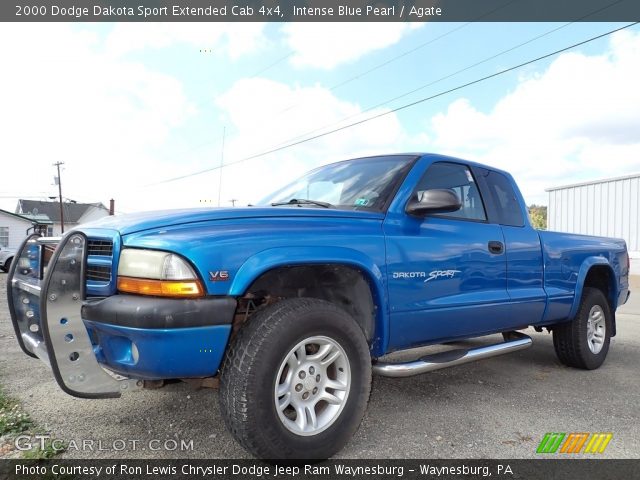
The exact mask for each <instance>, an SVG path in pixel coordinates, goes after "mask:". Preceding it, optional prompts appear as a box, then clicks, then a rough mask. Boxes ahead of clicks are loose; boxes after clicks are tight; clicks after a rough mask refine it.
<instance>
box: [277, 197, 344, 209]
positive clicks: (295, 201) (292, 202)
mask: <svg viewBox="0 0 640 480" xmlns="http://www.w3.org/2000/svg"><path fill="white" fill-rule="evenodd" d="M279 205H318V206H319V207H324V208H332V207H333V205H331V204H330V203H327V202H321V201H319V200H308V199H306V198H292V199H291V200H289V201H288V202H276V203H272V204H271V206H272V207H277V206H279Z"/></svg>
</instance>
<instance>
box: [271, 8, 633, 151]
mask: <svg viewBox="0 0 640 480" xmlns="http://www.w3.org/2000/svg"><path fill="white" fill-rule="evenodd" d="M623 1H625V0H616V1H614V2H613V3H610V4H608V5H605V6H604V7H601V8H599V9H597V10H594V11H592V12H589V13H588V14H586V15H584V16H582V17H580V18H578V19H576V20H574V21H572V22H568V23H565V24H564V25H561V26H559V27H556V28H553V29H551V30H548V31H546V32H544V33H542V34H540V35H537V36H535V37H533V38H530V39H529V40H526V41H524V42H522V43H520V44H518V45H515V46H513V47H510V48H508V49H506V50H503V51H501V52H499V53H496V54H495V55H492V56H490V57H487V58H485V59H483V60H480V61H478V62H476V63H474V64H472V65H469V66H467V67H464V68H462V69H460V70H457V71H455V72H453V73H450V74H448V75H445V76H444V77H440V78H438V79H436V80H433V81H431V82H429V83H425V84H423V85H420V86H419V87H417V88H414V89H412V90H409V91H407V92H405V93H402V94H400V95H398V96H396V97H393V98H390V99H389V100H385V101H384V102H381V103H378V104H376V105H373V106H371V107H368V108H366V109H365V110H363V111H361V112H358V113H355V114H353V115H349V116H347V117H344V118H341V119H340V120H338V121H337V122H332V123H330V124H328V125H324V126H322V127H318V128H314V129H313V130H309V131H307V132H305V133H302V134H300V135H296V136H295V137H293V138H290V139H289V140H286V141H284V142H281V143H279V144H277V145H276V147H277V146H280V145H285V144H287V143H289V142H293V141H296V140H298V139H300V138H304V137H306V136H308V135H311V134H313V133H316V132H319V131H321V130H324V129H325V128H331V127H333V126H336V125H340V124H342V123H343V122H345V121H347V120H350V119H352V118H356V117H359V116H362V115H364V114H365V113H368V112H370V111H372V110H375V109H376V108H380V107H383V106H385V105H388V104H389V103H392V102H395V101H396V100H400V99H401V98H404V97H407V96H409V95H412V94H414V93H416V92H419V91H420V90H424V89H425V88H427V87H431V86H433V85H435V84H437V83H440V82H441V81H443V80H447V79H448V78H451V77H454V76H456V75H458V74H460V73H463V72H466V71H467V70H470V69H472V68H475V67H477V66H478V65H482V64H483V63H486V62H489V61H491V60H494V59H496V58H498V57H500V56H502V55H504V54H506V53H509V52H512V51H514V50H517V49H519V48H521V47H523V46H525V45H528V44H530V43H533V42H535V41H536V40H539V39H541V38H543V37H546V36H548V35H551V34H552V33H555V32H557V31H559V30H562V29H563V28H566V27H568V26H569V25H572V24H574V23H576V22H580V21H582V20H584V19H586V18H588V17H590V16H592V15H595V14H596V13H600V12H602V11H603V10H606V9H608V8H610V7H612V6H614V5H616V4H618V3H620V2H623ZM510 3H512V2H510ZM504 6H505V5H503V7H504ZM499 8H502V7H499ZM499 8H498V9H499ZM498 9H496V10H498ZM493 11H495V10H493Z"/></svg>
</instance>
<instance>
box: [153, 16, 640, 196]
mask: <svg viewBox="0 0 640 480" xmlns="http://www.w3.org/2000/svg"><path fill="white" fill-rule="evenodd" d="M638 23H640V22H633V23H629V24H627V25H625V26H623V27H620V28H616V29H614V30H610V31H608V32H605V33H603V34H600V35H596V36H594V37H591V38H588V39H586V40H583V41H581V42H578V43H574V44H572V45H569V46H567V47H564V48H561V49H558V50H555V51H553V52H551V53H547V54H545V55H541V56H539V57H536V58H533V59H531V60H528V61H526V62H522V63H519V64H517V65H514V66H512V67H509V68H505V69H503V70H500V71H499V72H496V73H493V74H490V75H486V76H484V77H481V78H478V79H476V80H473V81H470V82H467V83H464V84H462V85H458V86H456V87H453V88H450V89H448V90H444V91H441V92H439V93H436V94H434V95H430V96H428V97H424V98H421V99H419V100H416V101H413V102H410V103H407V104H404V105H401V106H399V107H396V108H394V109H392V110H388V111H386V112H382V113H379V114H377V115H374V116H372V117H368V118H365V119H363V120H359V121H357V122H353V123H350V124H348V125H344V126H342V127H338V128H335V129H333V130H329V131H327V132H323V133H320V134H318V135H314V136H312V137H308V138H305V139H302V140H299V141H296V142H291V143H288V144H286V145H283V146H280V147H277V148H272V149H270V150H267V151H264V152H261V153H257V154H255V155H251V156H248V157H244V158H241V159H239V160H236V161H234V162H227V163H226V164H225V167H228V166H230V165H236V164H238V163H242V162H246V161H249V160H253V159H256V158H259V157H263V156H265V155H270V154H272V153H275V152H278V151H281V150H285V149H288V148H291V147H294V146H296V145H300V144H302V143H306V142H310V141H312V140H316V139H318V138H322V137H325V136H327V135H331V134H334V133H337V132H340V131H342V130H346V129H348V128H352V127H355V126H357V125H361V124H363V123H367V122H370V121H372V120H375V119H378V118H381V117H384V116H386V115H390V114H392V113H395V112H399V111H401V110H405V109H407V108H411V107H414V106H416V105H419V104H421V103H424V102H427V101H429V100H433V99H435V98H438V97H441V96H444V95H447V94H449V93H452V92H455V91H457V90H462V89H463V88H467V87H469V86H471V85H476V84H478V83H481V82H484V81H486V80H489V79H491V78H495V77H498V76H500V75H504V74H505V73H508V72H511V71H513V70H517V69H519V68H522V67H525V66H527V65H531V64H532V63H536V62H539V61H540V60H544V59H546V58H549V57H553V56H555V55H558V54H559V53H563V52H566V51H567V50H571V49H573V48H576V47H579V46H581V45H585V44H587V43H590V42H593V41H595V40H598V39H601V38H604V37H606V36H608V35H612V34H614V33H616V32H619V31H621V30H625V29H627V28H630V27H632V26H634V25H637V24H638ZM218 168H220V167H212V168H207V169H204V170H199V171H197V172H193V173H189V174H185V175H181V176H178V177H173V178H169V179H167V180H163V181H160V182H156V183H153V184H150V185H160V184H163V183H169V182H174V181H177V180H182V179H185V178H189V177H194V176H197V175H202V174H203V173H207V172H211V171H213V170H217V169H218Z"/></svg>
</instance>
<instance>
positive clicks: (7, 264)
mask: <svg viewBox="0 0 640 480" xmlns="http://www.w3.org/2000/svg"><path fill="white" fill-rule="evenodd" d="M12 261H13V257H11V258H8V259H7V260H6V261H5V262H4V265H3V266H2V271H3V272H5V273H6V272H8V271H9V269H10V268H11V262H12Z"/></svg>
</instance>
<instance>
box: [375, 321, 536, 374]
mask: <svg viewBox="0 0 640 480" xmlns="http://www.w3.org/2000/svg"><path fill="white" fill-rule="evenodd" d="M503 336H504V338H505V341H504V342H502V343H496V344H493V345H486V346H484V347H477V348H469V349H466V348H463V349H458V350H450V351H448V352H440V353H434V354H432V355H426V356H424V357H422V358H420V359H418V360H414V361H412V362H406V363H375V364H373V373H376V374H378V375H382V376H383V377H411V376H412V375H419V374H421V373H426V372H432V371H434V370H440V369H441V368H447V367H454V366H456V365H462V364H463V363H469V362H475V361H476V360H482V359H483V358H489V357H495V356H496V355H503V354H505V353H511V352H515V351H518V350H523V349H525V348H528V347H530V346H531V343H532V340H531V337H529V336H528V335H525V334H524V333H520V332H505V333H504V334H503Z"/></svg>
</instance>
